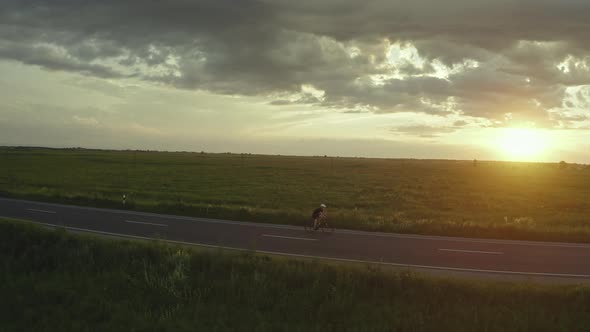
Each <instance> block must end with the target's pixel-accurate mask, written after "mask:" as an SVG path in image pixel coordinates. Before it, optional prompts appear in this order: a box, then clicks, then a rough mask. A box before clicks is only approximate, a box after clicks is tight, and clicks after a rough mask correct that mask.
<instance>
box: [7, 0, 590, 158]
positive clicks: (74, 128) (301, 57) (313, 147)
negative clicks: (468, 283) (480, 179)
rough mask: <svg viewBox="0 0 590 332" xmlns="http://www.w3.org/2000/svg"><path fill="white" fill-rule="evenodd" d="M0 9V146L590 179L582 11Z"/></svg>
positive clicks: (115, 1)
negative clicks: (418, 162) (483, 165)
mask: <svg viewBox="0 0 590 332" xmlns="http://www.w3.org/2000/svg"><path fill="white" fill-rule="evenodd" d="M0 8H1V10H0V73H1V75H0V145H35V146H52V147H87V148H109V149H151V150H168V151H179V150H181V151H208V152H250V153H265V154H290V155H340V156H359V157H387V158H427V159H432V158H436V159H473V158H476V159H482V160H483V159H490V160H526V161H560V160H566V161H568V162H578V163H590V39H588V31H590V2H589V1H587V0H552V1H547V0H534V1H533V0H511V1H505V0H494V1H482V0H447V1H437V0H428V1H426V0H413V1H401V0H397V1H396V0H375V1H371V0H368V1H358V0H338V1H336V0H298V1H292V0H272V1H271V0H268V1H266V0H262V1H255V0H202V1H188V0H169V1H150V0H128V1H121V0H103V1H88V0H82V1H81V0H51V1H49V0H46V1H42V0H39V1H29V0H0Z"/></svg>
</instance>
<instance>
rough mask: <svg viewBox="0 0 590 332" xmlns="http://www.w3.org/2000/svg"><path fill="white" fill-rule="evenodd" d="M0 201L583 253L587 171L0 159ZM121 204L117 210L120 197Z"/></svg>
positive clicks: (340, 161) (56, 155) (155, 156)
mask: <svg viewBox="0 0 590 332" xmlns="http://www.w3.org/2000/svg"><path fill="white" fill-rule="evenodd" d="M0 161H1V162H0V195H2V196H6V197H19V198H28V199H38V200H45V201H53V202H65V203H73V204H81V205H91V206H101V207H113V208H125V209H136V210H144V211H153V212H163V213H172V214H183V215H192V216H207V217H212V218H226V219H234V220H248V221H260V222H272V223H285V224H302V223H303V221H305V220H306V219H307V217H308V215H309V214H310V213H311V211H312V209H313V208H315V207H316V206H318V205H319V204H320V203H325V204H327V205H328V211H329V215H330V218H331V221H332V222H333V223H334V224H335V225H336V227H337V228H352V229H365V230H380V231H390V232H404V233H420V234H441V235H458V236H473V237H497V238H514V239H541V240H563V241H583V242H590V220H589V219H588V216H589V215H590V200H588V198H589V197H590V168H589V167H587V166H583V165H571V164H570V165H565V167H563V165H562V167H560V165H558V164H550V163H509V162H485V161H480V162H478V163H477V165H476V166H474V164H473V162H471V161H440V160H394V159H391V160H386V159H361V158H358V159H357V158H336V157H335V158H332V157H323V156H321V157H289V156H260V155H240V154H207V153H158V152H133V151H119V152H117V151H93V150H50V149H25V148H21V149H9V148H2V149H0ZM124 194H125V195H127V197H128V199H127V201H126V204H125V205H123V204H122V197H123V195H124Z"/></svg>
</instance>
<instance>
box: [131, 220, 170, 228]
mask: <svg viewBox="0 0 590 332" xmlns="http://www.w3.org/2000/svg"><path fill="white" fill-rule="evenodd" d="M125 222H128V223H130V224H143V225H152V226H160V227H168V225H166V224H156V223H153V222H142V221H133V220H125Z"/></svg>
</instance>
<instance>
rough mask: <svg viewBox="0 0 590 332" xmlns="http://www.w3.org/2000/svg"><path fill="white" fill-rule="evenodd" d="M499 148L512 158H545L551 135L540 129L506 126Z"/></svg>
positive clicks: (521, 159) (500, 138)
mask: <svg viewBox="0 0 590 332" xmlns="http://www.w3.org/2000/svg"><path fill="white" fill-rule="evenodd" d="M497 143H498V149H499V150H500V151H501V153H502V154H503V155H504V156H505V157H506V158H507V159H510V160H515V161H536V160H539V159H543V158H542V157H543V156H544V153H546V152H547V149H548V147H549V143H550V141H549V137H548V136H547V135H546V134H545V133H543V132H542V131H540V130H536V129H530V128H506V129H503V130H502V131H501V132H500V134H499V137H498V141H497Z"/></svg>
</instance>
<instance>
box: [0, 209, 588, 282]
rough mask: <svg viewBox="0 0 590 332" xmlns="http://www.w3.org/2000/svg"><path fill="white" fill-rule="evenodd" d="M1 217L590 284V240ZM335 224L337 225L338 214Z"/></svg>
mask: <svg viewBox="0 0 590 332" xmlns="http://www.w3.org/2000/svg"><path fill="white" fill-rule="evenodd" d="M0 217H9V218H16V219H22V220H28V221H32V222H35V223H39V224H43V225H47V226H63V227H65V228H67V229H69V230H72V231H84V232H92V233H98V234H103V235H112V236H124V237H132V238H141V239H150V238H158V239H165V240H167V241H170V242H177V243H183V244H197V245H204V246H214V247H224V248H231V249H245V250H255V251H257V252H262V253H271V254H280V255H289V256H299V257H315V258H322V259H333V260H340V261H349V262H373V263H380V264H384V265H388V266H393V267H401V268H411V269H416V270H420V271H427V272H430V273H438V274H441V273H442V274H448V273H451V274H460V275H467V276H475V277H494V278H519V279H522V278H524V279H533V280H539V279H540V280H555V281H566V282H572V281H573V282H590V244H575V243H557V242H530V241H509V240H487V239H469V238H455V237H441V236H419V235H407V234H391V233H373V232H362V231H351V230H336V231H335V232H334V233H319V232H306V231H304V230H303V228H302V227H295V226H285V225H270V224H259V223H248V222H238V221H226V220H214V219H206V218H191V217H181V216H172V215H160V214H152V213H144V212H133V211H125V210H111V209H97V208H89V207H78V206H69V205H61V204H50V203H41V202H32V201H23V200H14V199H5V198H0ZM334 223H335V224H336V226H337V224H338V222H337V221H336V220H334Z"/></svg>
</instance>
